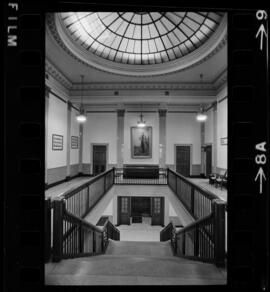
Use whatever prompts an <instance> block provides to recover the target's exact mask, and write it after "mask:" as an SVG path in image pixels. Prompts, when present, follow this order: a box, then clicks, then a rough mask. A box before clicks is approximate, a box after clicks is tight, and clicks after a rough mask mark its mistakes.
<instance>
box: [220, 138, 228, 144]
mask: <svg viewBox="0 0 270 292" xmlns="http://www.w3.org/2000/svg"><path fill="white" fill-rule="evenodd" d="M220 144H221V145H227V144H228V138H227V137H224V138H220Z"/></svg>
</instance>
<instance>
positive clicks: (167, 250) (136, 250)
mask: <svg viewBox="0 0 270 292" xmlns="http://www.w3.org/2000/svg"><path fill="white" fill-rule="evenodd" d="M106 255H136V256H149V257H153V256H154V257H162V256H166V257H174V255H173V252H172V248H171V246H170V243H169V242H156V241H154V242H151V241H147V242H144V241H113V240H110V242H109V245H108V247H107V250H106Z"/></svg>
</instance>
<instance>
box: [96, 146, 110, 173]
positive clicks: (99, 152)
mask: <svg viewBox="0 0 270 292" xmlns="http://www.w3.org/2000/svg"><path fill="white" fill-rule="evenodd" d="M106 153H107V147H106V146H105V145H93V174H94V175H97V174H99V173H101V172H104V171H105V170H106V163H107V161H106Z"/></svg>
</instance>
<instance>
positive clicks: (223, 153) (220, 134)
mask: <svg viewBox="0 0 270 292" xmlns="http://www.w3.org/2000/svg"><path fill="white" fill-rule="evenodd" d="M226 96H227V90H226V91H225V90H223V91H222V92H221V93H220V94H218V96H217V100H218V104H217V168H218V171H224V170H225V169H227V167H228V166H227V165H228V164H227V151H228V147H227V145H221V138H225V137H226V138H227V137H228V125H227V124H228V122H227V121H228V99H227V98H225V97H226ZM224 98H225V99H224ZM222 99H223V100H222Z"/></svg>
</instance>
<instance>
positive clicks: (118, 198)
mask: <svg viewBox="0 0 270 292" xmlns="http://www.w3.org/2000/svg"><path fill="white" fill-rule="evenodd" d="M126 197H128V202H129V206H128V209H129V218H130V217H131V196H117V226H119V225H121V222H120V221H121V208H122V206H121V199H122V198H126ZM128 225H130V220H129V224H128Z"/></svg>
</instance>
